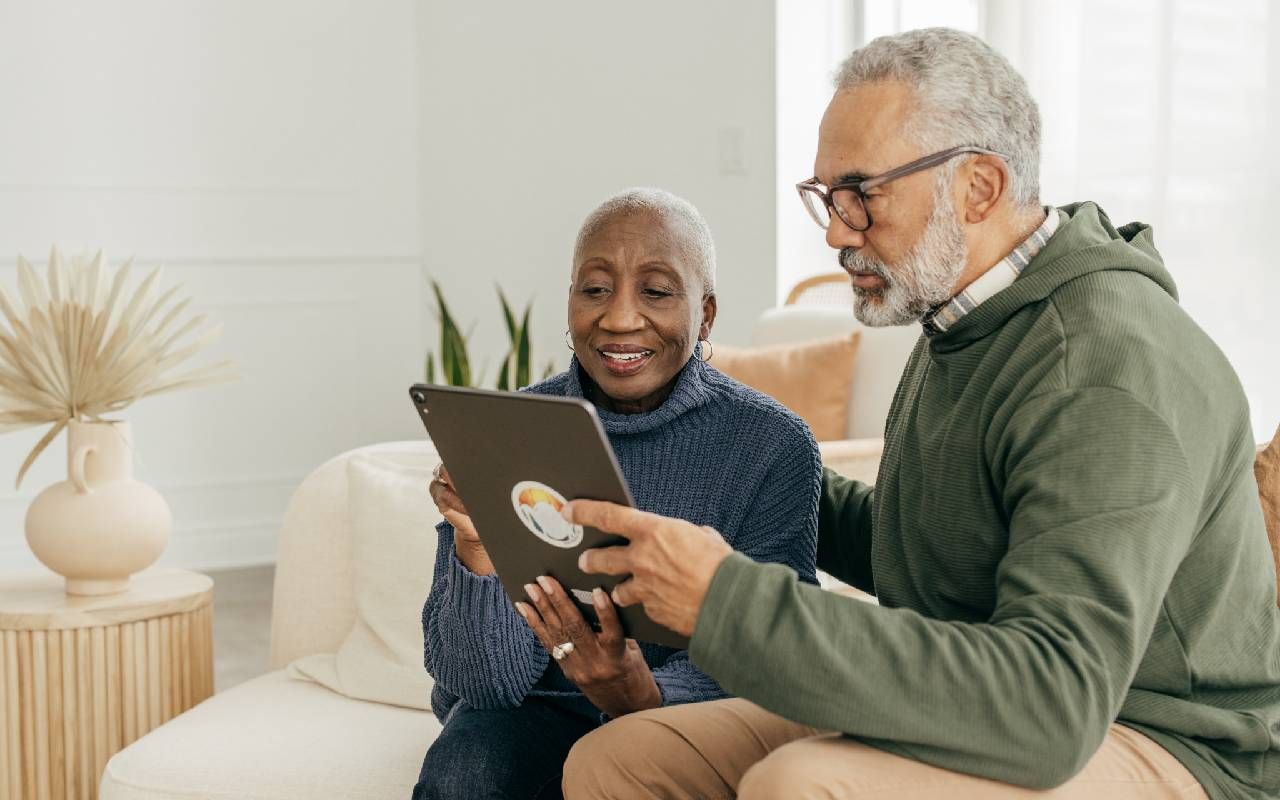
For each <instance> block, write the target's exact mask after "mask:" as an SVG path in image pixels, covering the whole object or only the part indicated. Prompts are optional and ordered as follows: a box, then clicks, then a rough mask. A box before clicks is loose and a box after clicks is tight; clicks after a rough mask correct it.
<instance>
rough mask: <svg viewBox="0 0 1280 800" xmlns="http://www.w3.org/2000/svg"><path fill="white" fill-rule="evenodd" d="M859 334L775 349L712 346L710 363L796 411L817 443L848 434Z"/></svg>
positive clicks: (775, 347) (779, 346)
mask: <svg viewBox="0 0 1280 800" xmlns="http://www.w3.org/2000/svg"><path fill="white" fill-rule="evenodd" d="M860 335H861V334H860V333H859V332H857V331H854V332H853V333H846V334H843V335H841V336H835V337H831V338H827V339H817V340H814V341H809V342H799V343H796V344H780V345H773V346H771V347H755V348H742V347H727V346H717V347H712V356H711V366H713V367H715V368H716V369H718V370H720V371H721V372H723V373H724V374H726V375H728V376H729V377H730V378H733V379H734V380H736V381H739V382H740V383H745V384H746V385H747V386H750V387H751V388H753V389H756V390H758V391H761V392H764V393H765V394H767V395H769V396H770V397H772V398H773V399H775V400H777V401H778V402H779V403H782V404H783V405H784V406H786V407H787V408H789V409H791V410H792V411H794V412H795V413H796V414H798V415H799V416H800V418H801V419H803V420H804V421H805V422H807V423H808V424H809V429H810V430H812V431H813V438H815V439H817V440H818V441H820V442H822V441H830V440H833V439H843V438H845V429H846V428H847V422H848V419H849V392H850V379H851V378H852V376H853V362H854V357H855V356H856V355H857V353H858V339H859V337H860Z"/></svg>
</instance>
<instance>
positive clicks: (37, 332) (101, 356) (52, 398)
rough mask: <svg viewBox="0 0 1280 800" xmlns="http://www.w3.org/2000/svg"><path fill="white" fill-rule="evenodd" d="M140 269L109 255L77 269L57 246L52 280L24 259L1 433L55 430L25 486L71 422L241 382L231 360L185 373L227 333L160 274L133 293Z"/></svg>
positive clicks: (0, 328) (3, 383) (6, 360)
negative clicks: (184, 367)
mask: <svg viewBox="0 0 1280 800" xmlns="http://www.w3.org/2000/svg"><path fill="white" fill-rule="evenodd" d="M131 263H132V262H131V261H126V262H125V263H124V265H123V266H121V267H120V268H119V269H118V270H116V271H115V274H114V275H112V274H111V273H112V270H111V268H110V267H109V266H104V263H103V258H102V253H101V251H99V253H98V254H97V255H96V256H95V257H94V258H93V260H92V261H86V260H84V259H79V258H77V259H73V260H72V263H71V264H69V265H68V264H65V263H64V261H63V259H62V257H61V256H60V255H59V253H58V249H57V248H56V247H55V248H54V249H53V251H52V252H51V253H50V254H49V268H48V275H47V281H44V282H42V281H41V280H40V278H39V276H38V275H37V273H36V271H35V270H34V269H32V267H31V265H30V264H28V263H27V261H26V259H24V258H22V256H18V296H17V297H16V298H15V297H11V296H10V295H9V294H8V293H6V292H5V290H4V287H3V286H0V312H3V317H2V318H0V433H7V432H9V431H16V430H22V429H25V428H31V427H35V426H39V425H51V426H52V427H51V428H50V429H49V431H48V432H47V433H46V434H45V435H44V436H43V437H42V438H41V439H40V441H39V442H37V443H36V446H35V447H34V448H33V449H32V450H31V453H30V454H29V455H28V456H27V458H26V460H25V461H23V462H22V467H21V468H20V469H19V470H18V479H17V481H16V482H15V484H14V485H15V486H20V485H21V484H22V478H23V476H25V475H26V473H27V470H28V469H29V468H30V467H31V465H32V463H34V462H35V460H36V458H37V457H38V456H39V455H40V453H41V452H43V451H44V449H45V448H46V447H48V446H49V443H50V442H52V441H53V440H54V438H55V437H56V436H57V435H58V434H59V433H60V432H61V431H62V429H63V428H65V427H66V426H67V423H68V422H70V421H71V420H81V421H87V422H101V421H104V420H103V419H102V417H103V415H104V414H110V413H112V412H115V411H120V410H121V409H124V408H127V407H128V406H129V405H131V404H132V403H133V402H134V401H135V400H137V399H139V398H141V397H146V396H148V395H153V394H160V393H162V392H172V391H176V390H178V389H188V388H193V387H196V386H205V385H208V384H212V383H220V382H222V381H227V380H232V379H234V378H235V374H234V371H233V369H232V366H231V362H229V361H223V362H220V363H217V364H213V365H210V366H206V367H200V368H196V369H192V370H188V371H186V372H180V373H177V374H175V368H176V367H178V366H179V365H180V364H182V363H183V362H185V361H187V360H188V359H190V358H191V357H192V356H194V355H195V354H197V353H199V352H200V351H201V350H203V349H204V348H205V347H206V346H208V345H209V343H210V342H212V341H213V340H214V339H215V338H217V336H218V334H219V333H220V332H221V325H218V324H212V323H209V321H208V319H207V318H206V316H205V315H204V314H198V315H196V316H190V315H186V314H184V312H185V311H186V310H187V306H188V305H189V304H190V302H191V301H190V299H189V298H183V299H178V298H177V293H178V289H179V288H180V287H178V286H174V287H173V288H171V289H169V290H168V291H165V292H163V293H159V292H158V290H157V286H158V284H159V282H160V274H161V270H160V268H158V267H157V268H156V269H155V270H153V271H152V272H151V273H150V274H149V275H147V276H146V278H144V279H143V280H142V282H141V283H139V284H138V286H137V287H136V288H135V289H134V290H133V291H132V293H131V294H129V293H127V292H126V289H125V284H126V283H127V282H128V278H129V272H130V264H131ZM5 322H7V323H8V325H7V326H6V325H5V324H4V323H5Z"/></svg>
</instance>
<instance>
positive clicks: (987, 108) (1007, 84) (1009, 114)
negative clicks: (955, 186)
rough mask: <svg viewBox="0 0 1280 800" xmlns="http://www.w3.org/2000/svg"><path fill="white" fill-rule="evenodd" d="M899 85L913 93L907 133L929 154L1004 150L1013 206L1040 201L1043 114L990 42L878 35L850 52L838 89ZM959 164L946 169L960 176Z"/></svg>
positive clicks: (925, 34)
mask: <svg viewBox="0 0 1280 800" xmlns="http://www.w3.org/2000/svg"><path fill="white" fill-rule="evenodd" d="M877 81H901V82H903V83H905V84H907V85H908V86H910V87H911V88H912V89H913V90H915V95H916V96H915V100H916V108H915V109H914V110H913V111H912V112H911V121H910V122H909V123H908V130H907V132H906V133H907V135H908V136H910V137H912V139H913V140H914V141H915V143H916V144H918V145H920V147H921V148H923V149H924V151H925V154H926V155H927V154H928V153H932V152H937V151H939V150H945V149H947V148H948V147H955V146H957V145H966V144H971V145H978V146H979V147H985V148H987V149H988V150H995V151H996V152H997V153H1002V154H1003V155H1004V156H1005V157H1006V160H1007V162H1008V164H1009V172H1010V174H1011V185H1010V187H1009V191H1010V197H1011V199H1012V200H1013V203H1014V205H1016V206H1022V207H1026V206H1032V205H1038V204H1039V202H1040V110H1039V108H1037V107H1036V101H1035V100H1034V99H1032V97H1031V92H1030V91H1028V89H1027V83H1026V81H1024V80H1023V79H1022V76H1021V75H1019V74H1018V72H1017V70H1015V69H1014V68H1013V65H1012V64H1010V63H1009V62H1008V60H1006V59H1005V57H1004V56H1002V55H1000V54H999V53H997V52H996V51H995V49H993V48H992V47H991V46H990V45H988V44H987V43H986V42H984V41H982V40H981V39H979V38H978V37H977V36H974V35H972V34H968V33H964V32H961V31H957V30H953V29H951V28H923V29H921V30H914V31H907V32H905V33H899V34H895V35H893V36H881V37H880V38H878V39H874V40H872V41H871V42H870V43H869V44H867V45H866V46H865V47H862V48H859V49H857V50H855V51H853V54H852V55H850V56H849V57H848V58H847V59H845V61H844V63H843V64H841V65H840V68H839V70H838V71H837V72H836V79H835V83H836V89H837V90H840V89H851V88H854V87H856V86H859V85H862V84H865V83H874V82H877ZM959 163H960V161H959V159H954V160H952V161H951V162H949V164H948V165H947V166H948V167H950V173H951V174H952V175H954V174H955V169H956V168H957V167H958V166H959Z"/></svg>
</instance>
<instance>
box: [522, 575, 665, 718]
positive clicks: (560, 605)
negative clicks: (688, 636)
mask: <svg viewBox="0 0 1280 800" xmlns="http://www.w3.org/2000/svg"><path fill="white" fill-rule="evenodd" d="M524 590H525V592H526V593H527V594H528V595H529V599H530V600H531V601H532V602H533V605H532V606H530V605H529V604H527V603H516V610H517V611H519V612H520V616H522V617H524V621H525V622H527V623H529V627H531V628H533V632H534V633H536V634H537V635H538V639H539V640H540V641H541V642H542V646H543V647H545V648H547V652H549V653H551V654H552V655H555V653H556V651H557V649H559V650H560V651H561V652H562V653H563V655H562V657H560V658H558V659H557V663H558V664H559V665H560V669H561V670H562V671H563V672H564V674H565V677H566V678H568V679H569V680H571V681H573V683H574V684H575V685H576V686H577V687H578V688H579V689H581V690H582V693H583V694H585V695H586V696H587V699H588V700H590V701H591V702H592V703H593V704H594V705H595V707H596V708H598V709H600V710H601V711H603V712H604V713H606V714H608V715H609V716H610V717H620V716H622V715H624V714H630V713H631V712H632V711H641V710H643V709H646V708H657V707H658V706H660V705H662V692H661V691H659V689H658V683H657V681H655V680H654V678H653V672H652V671H650V669H649V665H648V664H646V663H645V660H644V655H643V654H642V653H641V652H640V645H638V644H636V642H635V640H634V639H627V638H625V637H624V636H623V635H622V623H620V622H619V621H618V612H617V609H615V608H614V606H613V603H612V602H611V601H610V600H609V596H608V595H607V594H605V593H604V591H603V590H601V589H596V590H594V591H593V592H592V593H591V596H592V604H593V605H594V606H595V609H596V615H597V616H598V617H599V618H600V633H596V632H595V631H594V630H592V629H591V625H590V624H589V623H588V622H587V621H586V620H585V619H583V617H582V612H580V611H579V610H578V607H577V606H576V605H574V603H573V601H572V600H571V599H569V595H567V594H565V591H564V589H563V588H561V586H560V584H559V583H557V582H556V580H555V579H554V578H549V577H547V576H545V575H544V576H542V577H540V578H538V585H537V586H535V585H534V584H532V583H530V584H527V585H526V586H525V587H524ZM566 644H569V645H572V647H571V648H566V647H565V645H566ZM566 650H567V652H565V651H566Z"/></svg>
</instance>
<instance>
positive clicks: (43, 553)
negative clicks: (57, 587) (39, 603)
mask: <svg viewBox="0 0 1280 800" xmlns="http://www.w3.org/2000/svg"><path fill="white" fill-rule="evenodd" d="M171 524H172V515H171V514H170V513H169V506H168V504H167V503H166V502H165V500H164V498H163V497H161V496H160V493H159V492H157V491H156V490H155V489H153V488H151V487H150V486H148V485H146V484H145V483H142V482H140V481H136V480H134V479H133V438H132V434H131V432H130V429H129V423H127V422H79V421H76V420H73V421H72V422H71V423H69V425H68V427H67V479H66V480H65V481H59V482H58V483H55V484H53V485H52V486H50V487H48V488H46V489H45V490H44V491H42V492H41V493H40V494H39V495H37V496H36V499H35V500H33V501H32V503H31V506H30V508H28V509H27V521H26V530H27V544H28V545H29V546H30V547H31V551H32V552H33V553H35V555H36V558H38V559H40V562H41V563H42V564H44V565H45V566H46V567H48V568H49V569H51V570H53V571H54V572H56V573H58V574H59V575H62V576H63V577H64V578H66V591H67V594H72V595H103V594H115V593H117V592H123V591H126V590H127V589H128V588H129V576H130V575H132V574H133V573H135V572H139V571H141V570H143V569H146V568H147V567H149V566H151V565H152V564H153V563H155V561H156V559H157V558H159V557H160V554H161V553H162V552H164V548H165V545H167V544H168V543H169V529H170V526H171Z"/></svg>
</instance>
